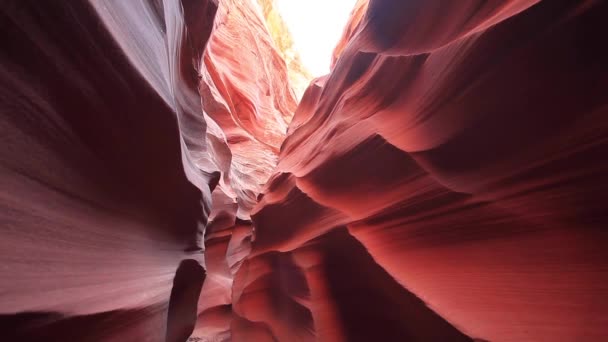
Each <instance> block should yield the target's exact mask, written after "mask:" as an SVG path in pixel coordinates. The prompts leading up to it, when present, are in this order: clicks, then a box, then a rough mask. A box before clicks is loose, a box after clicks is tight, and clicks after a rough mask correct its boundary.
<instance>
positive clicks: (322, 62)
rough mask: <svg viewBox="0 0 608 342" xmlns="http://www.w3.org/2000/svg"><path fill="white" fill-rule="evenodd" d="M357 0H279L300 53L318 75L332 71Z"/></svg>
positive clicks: (280, 10)
mask: <svg viewBox="0 0 608 342" xmlns="http://www.w3.org/2000/svg"><path fill="white" fill-rule="evenodd" d="M355 2H356V0H276V5H277V8H278V10H279V12H280V13H281V16H282V17H283V20H284V21H285V23H286V24H287V27H288V28H289V31H290V32H291V35H292V38H293V40H294V45H295V48H296V49H297V50H298V52H299V53H300V57H301V58H302V63H303V64H304V66H305V67H306V68H307V69H308V71H309V72H310V73H311V74H312V75H313V76H315V77H318V76H322V75H325V74H328V73H329V65H330V63H331V54H332V52H333V49H334V47H335V46H336V44H337V43H338V40H339V39H340V37H341V36H342V31H343V30H344V27H345V26H346V23H347V21H348V17H349V15H350V12H351V10H352V9H353V7H354V5H355Z"/></svg>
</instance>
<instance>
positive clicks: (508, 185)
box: [232, 0, 608, 341]
mask: <svg viewBox="0 0 608 342" xmlns="http://www.w3.org/2000/svg"><path fill="white" fill-rule="evenodd" d="M607 17H608V4H607V3H606V2H604V1H581V2H577V1H562V0H555V1H553V0H551V1H549V0H547V1H526V0H511V1H509V0H496V1H477V0H468V1H455V2H445V1H439V0H437V1H388V0H371V1H369V3H367V2H365V1H360V2H358V3H357V5H356V7H355V9H354V10H353V12H352V18H351V21H350V22H349V24H348V26H347V28H346V29H345V33H344V36H343V39H342V41H341V42H340V43H339V44H338V46H337V47H336V52H335V53H334V65H333V67H332V72H331V74H330V75H328V76H326V77H322V78H319V79H316V80H314V81H313V82H312V83H311V85H310V87H309V88H308V89H307V90H306V92H305V94H304V97H303V99H302V101H301V103H300V104H299V107H298V109H297V110H296V113H295V116H294V119H293V121H292V122H291V124H290V128H289V135H288V137H287V139H286V140H285V142H284V143H283V145H282V146H281V153H280V155H279V163H278V166H277V168H276V170H275V175H274V176H273V177H272V178H271V179H270V180H269V182H268V184H267V185H266V186H265V188H264V191H263V194H262V195H261V196H260V200H259V203H258V204H257V206H256V207H255V208H254V209H253V211H252V221H253V225H254V228H255V234H254V237H253V243H252V252H251V254H250V255H249V256H248V257H247V259H246V260H245V261H244V262H243V264H242V266H241V268H240V269H239V271H238V273H237V275H236V278H235V283H234V287H233V299H234V301H233V303H232V306H233V308H234V310H235V312H236V313H237V314H238V315H239V316H241V317H242V318H244V319H247V320H248V321H250V322H253V323H255V324H257V327H258V328H256V329H255V330H253V328H251V329H252V330H248V331H251V332H250V333H251V334H252V335H250V336H254V335H253V334H254V333H255V334H262V335H264V336H266V338H267V340H272V339H274V340H279V341H298V340H315V339H316V340H321V341H372V340H382V341H401V340H408V341H450V340H459V339H467V337H466V336H470V337H474V338H479V339H483V340H490V341H581V340H592V341H600V340H605V339H607V338H608V330H607V329H606V326H607V324H608V310H606V305H607V304H608V295H607V294H608V286H607V285H606V284H608V282H607V280H608V268H607V267H606V260H608V252H607V251H606V249H605V246H606V243H608V235H607V233H606V230H605V229H604V228H605V227H606V226H607V224H608V217H607V216H606V212H608V210H607V209H608V208H606V204H607V203H608V197H607V196H608V195H607V194H608V189H607V186H608V183H606V182H605V181H604V178H605V176H606V171H608V160H606V158H604V157H603V156H604V155H608V143H607V142H608V140H606V137H607V136H608V121H606V120H605V116H606V114H608V113H607V112H606V111H607V108H608V106H607V105H608V97H607V96H606V92H605V89H608V87H607V86H608V69H607V67H606V60H607V59H606V57H608V55H607V54H608V52H607V50H606V48H605V44H604V43H603V39H602V33H601V32H606V31H607V29H608V27H606V26H607V21H606V18H607ZM277 265H279V266H277ZM392 315H395V316H392ZM391 322H400V323H399V324H395V325H394V326H392V325H391ZM447 322H449V323H447ZM286 327H288V328H287V329H286ZM433 334H436V335H433ZM463 334H465V335H463ZM255 336H257V335H255ZM252 338H253V337H252ZM244 340H246V339H244Z"/></svg>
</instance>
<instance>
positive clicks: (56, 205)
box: [0, 0, 219, 341]
mask: <svg viewBox="0 0 608 342" xmlns="http://www.w3.org/2000/svg"><path fill="white" fill-rule="evenodd" d="M216 10H217V6H216V4H214V3H213V2H211V1H206V0H200V1H191V0H183V1H179V0H164V1H114V0H96V1H90V2H87V1H60V2H56V1H42V2H40V1H29V0H25V1H21V0H19V1H16V0H9V1H3V2H2V4H1V5H0V26H1V27H2V29H1V30H0V35H1V37H2V42H3V45H4V47H3V49H2V52H0V61H1V62H0V73H1V74H2V77H0V109H1V111H2V114H1V115H0V137H1V138H0V139H1V140H2V142H1V143H0V146H1V147H0V189H2V190H1V191H0V222H1V223H0V235H1V236H2V238H1V239H0V260H1V263H2V266H1V267H0V330H1V331H2V339H3V340H5V341H42V340H44V341H70V340H73V341H166V340H167V341H178V340H183V339H185V338H186V337H187V336H189V335H190V333H191V332H192V329H193V327H194V323H195V319H196V310H195V309H196V304H195V303H196V299H197V298H198V295H199V292H200V286H201V284H202V282H203V279H204V277H205V272H204V270H203V269H202V268H201V267H200V266H198V265H199V264H203V254H202V253H201V248H202V245H201V239H202V233H203V227H204V226H205V224H206V222H207V216H208V215H209V212H210V209H211V191H212V190H213V187H214V186H215V185H214V184H217V181H218V179H219V172H218V170H217V168H216V167H215V165H214V164H213V163H212V156H213V155H214V154H216V152H213V146H209V145H208V144H207V142H206V140H205V131H206V124H205V121H204V118H203V111H202V110H201V106H200V102H201V99H200V96H199V93H198V80H199V77H198V74H199V71H198V70H197V68H196V64H193V63H192V62H193V61H200V59H201V57H202V53H203V49H204V46H205V43H206V41H207V39H208V37H209V35H210V33H211V29H212V24H213V18H214V15H215V12H216ZM210 151H211V152H212V153H210ZM184 260H189V261H187V262H185V264H184V263H182V261H184ZM180 264H184V265H187V266H186V267H185V268H182V267H180V269H183V271H178V267H179V265H180ZM176 274H177V275H176ZM174 278H175V279H174ZM185 279H186V280H185ZM197 284H198V285H197ZM172 288H173V289H174V291H173V292H174V293H172ZM167 327H168V328H167Z"/></svg>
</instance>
